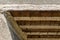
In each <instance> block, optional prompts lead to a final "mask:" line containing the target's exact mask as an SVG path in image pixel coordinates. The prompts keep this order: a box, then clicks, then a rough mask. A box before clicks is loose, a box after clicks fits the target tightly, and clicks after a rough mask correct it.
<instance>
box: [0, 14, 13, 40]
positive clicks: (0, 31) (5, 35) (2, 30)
mask: <svg viewBox="0 0 60 40" xmlns="http://www.w3.org/2000/svg"><path fill="white" fill-rule="evenodd" d="M0 40H12V37H11V33H10V30H9V28H8V26H7V24H6V20H5V18H4V16H3V15H2V14H0Z"/></svg>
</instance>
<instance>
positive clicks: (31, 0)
mask: <svg viewBox="0 0 60 40" xmlns="http://www.w3.org/2000/svg"><path fill="white" fill-rule="evenodd" d="M8 3H9V4H10V3H17V4H23V3H24V4H60V0H0V4H8Z"/></svg>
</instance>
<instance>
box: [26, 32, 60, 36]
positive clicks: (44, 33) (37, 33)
mask: <svg viewBox="0 0 60 40" xmlns="http://www.w3.org/2000/svg"><path fill="white" fill-rule="evenodd" d="M26 34H27V35H60V32H27V33H26Z"/></svg>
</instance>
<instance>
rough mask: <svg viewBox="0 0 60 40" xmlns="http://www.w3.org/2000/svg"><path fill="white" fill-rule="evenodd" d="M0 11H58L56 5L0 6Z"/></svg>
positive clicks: (58, 7) (59, 8)
mask: <svg viewBox="0 0 60 40" xmlns="http://www.w3.org/2000/svg"><path fill="white" fill-rule="evenodd" d="M0 10H3V11H6V10H60V5H57V4H42V5H34V4H0Z"/></svg>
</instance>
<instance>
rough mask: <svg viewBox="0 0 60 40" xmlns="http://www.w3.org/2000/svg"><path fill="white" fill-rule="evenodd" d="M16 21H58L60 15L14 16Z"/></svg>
mask: <svg viewBox="0 0 60 40" xmlns="http://www.w3.org/2000/svg"><path fill="white" fill-rule="evenodd" d="M14 19H15V20H16V21H19V20H25V21H60V17H14Z"/></svg>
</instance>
